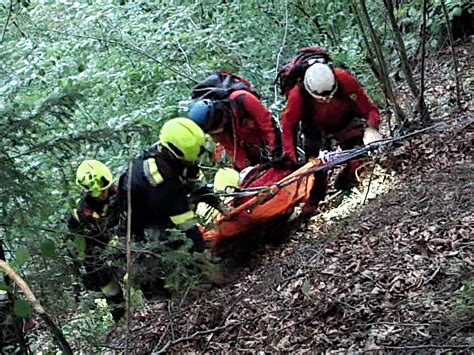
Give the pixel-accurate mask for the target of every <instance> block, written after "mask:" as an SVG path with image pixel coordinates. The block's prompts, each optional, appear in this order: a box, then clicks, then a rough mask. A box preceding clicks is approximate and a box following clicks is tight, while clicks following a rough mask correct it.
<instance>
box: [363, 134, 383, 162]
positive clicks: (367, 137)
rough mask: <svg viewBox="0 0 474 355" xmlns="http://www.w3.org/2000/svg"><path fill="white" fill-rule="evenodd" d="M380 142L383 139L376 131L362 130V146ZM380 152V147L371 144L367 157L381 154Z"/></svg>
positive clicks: (381, 149)
mask: <svg viewBox="0 0 474 355" xmlns="http://www.w3.org/2000/svg"><path fill="white" fill-rule="evenodd" d="M382 140H383V137H382V135H381V134H380V132H379V131H378V130H377V129H375V128H373V127H368V128H366V129H365V130H364V137H363V142H364V145H372V144H373V143H377V142H379V141H382ZM382 152H383V147H382V146H379V145H378V144H373V146H371V150H370V151H369V153H368V154H369V156H373V155H375V154H377V153H382Z"/></svg>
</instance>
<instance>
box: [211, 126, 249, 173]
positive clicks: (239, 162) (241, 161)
mask: <svg viewBox="0 0 474 355" xmlns="http://www.w3.org/2000/svg"><path fill="white" fill-rule="evenodd" d="M212 139H213V140H214V141H216V142H219V143H220V144H221V145H222V147H223V148H224V150H225V151H226V153H227V155H228V157H229V159H231V160H232V161H233V163H234V167H235V168H236V169H237V170H243V169H245V168H246V167H247V166H249V165H250V159H249V158H248V157H247V154H246V153H245V150H244V149H243V148H242V147H241V146H240V145H239V144H238V142H234V138H233V137H231V136H230V135H229V134H227V133H224V132H222V133H219V134H215V135H212ZM234 149H235V154H234Z"/></svg>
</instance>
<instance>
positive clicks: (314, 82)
mask: <svg viewBox="0 0 474 355" xmlns="http://www.w3.org/2000/svg"><path fill="white" fill-rule="evenodd" d="M285 94H286V96H287V98H288V102H287V106H286V108H285V110H284V112H283V114H282V119H281V124H282V143H283V152H284V155H285V156H286V157H287V158H289V159H290V160H291V161H293V162H296V161H297V155H296V141H295V140H296V136H297V131H298V124H299V123H300V122H301V128H302V133H303V135H304V150H305V154H306V157H307V158H309V157H316V156H318V155H319V151H320V150H321V149H330V141H331V140H332V139H335V140H336V142H337V143H338V144H339V146H340V147H341V148H342V149H351V148H353V147H354V146H356V145H362V144H363V143H366V144H367V143H370V142H373V141H376V140H379V139H381V138H382V137H381V136H380V134H379V133H378V127H379V124H380V115H379V111H378V109H377V107H376V106H375V105H374V104H373V103H372V101H371V100H370V99H369V98H368V97H367V95H366V93H365V91H364V89H363V88H362V87H361V86H360V84H359V83H358V82H357V80H356V79H355V78H354V76H352V75H351V74H350V73H349V72H348V71H346V70H343V69H339V68H336V69H333V68H331V66H330V65H328V64H327V63H326V62H323V61H318V60H314V62H311V60H310V62H309V66H308V68H307V69H306V71H305V73H304V76H302V77H301V79H299V80H298V81H297V83H296V84H295V85H294V86H292V87H291V88H288V90H287V91H286V92H285ZM367 127H368V128H367ZM364 132H365V137H366V138H367V139H364V140H365V142H363V138H364ZM360 164H361V163H360V162H359V161H353V162H350V163H348V164H347V166H345V167H344V169H343V170H342V171H341V173H340V174H339V175H338V176H337V178H336V183H335V187H336V189H339V190H350V189H351V188H352V187H353V186H354V184H355V182H356V177H355V171H356V169H357V168H358V167H359V166H360ZM315 178H316V180H315V185H314V187H313V189H312V191H311V194H310V199H309V200H308V201H307V202H306V204H305V206H304V208H303V214H306V215H310V214H312V213H313V211H314V210H315V208H316V207H317V205H318V203H319V202H320V201H321V200H323V199H324V197H325V195H326V188H327V173H326V172H318V173H317V174H316V176H315Z"/></svg>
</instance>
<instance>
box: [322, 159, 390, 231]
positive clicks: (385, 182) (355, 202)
mask: <svg viewBox="0 0 474 355" xmlns="http://www.w3.org/2000/svg"><path fill="white" fill-rule="evenodd" d="M371 169H372V168H371V166H369V167H368V172H367V173H366V174H365V176H364V177H363V178H362V181H361V183H360V185H359V187H357V188H355V187H354V188H353V189H352V191H351V192H350V193H347V192H346V193H342V192H336V193H335V194H332V195H330V196H328V197H327V198H326V200H325V201H324V205H325V206H324V207H323V210H322V212H321V213H320V214H318V215H317V216H315V217H313V219H316V220H318V219H320V218H321V219H323V220H324V221H325V223H326V224H331V223H333V222H335V221H337V220H340V219H342V218H346V217H349V216H350V215H351V214H352V213H354V211H356V210H357V209H358V208H361V207H363V205H362V204H363V203H364V200H365V204H367V203H368V201H370V200H373V199H375V198H376V197H378V196H380V195H383V194H385V193H387V192H388V191H390V190H391V189H392V188H393V187H394V185H395V174H394V172H393V173H392V174H390V173H389V172H387V171H386V170H385V169H383V168H382V167H380V166H376V167H375V169H374V172H373V176H372V181H371V182H370V187H369V181H370V175H371V173H370V170H371Z"/></svg>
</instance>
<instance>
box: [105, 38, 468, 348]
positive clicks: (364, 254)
mask: <svg viewBox="0 0 474 355" xmlns="http://www.w3.org/2000/svg"><path fill="white" fill-rule="evenodd" d="M458 52H459V55H460V56H461V57H462V59H461V64H462V66H463V69H462V71H461V72H462V73H463V78H464V80H465V81H464V83H463V84H464V88H465V93H464V98H463V103H462V108H455V106H456V105H455V102H454V101H455V100H454V98H455V89H454V82H453V80H452V79H451V75H450V74H449V73H450V70H451V69H450V68H449V66H448V64H446V63H450V58H449V56H448V54H447V53H444V54H442V55H440V57H439V58H436V59H435V60H433V61H432V62H430V63H429V67H428V75H427V78H428V82H427V88H426V95H427V96H426V99H427V101H428V105H429V107H430V112H431V118H432V120H433V122H432V124H435V123H438V122H446V123H447V125H446V126H439V127H437V128H436V129H435V130H433V131H430V132H427V133H426V134H423V135H420V136H417V137H415V138H412V139H410V140H409V141H406V142H404V144H403V145H399V146H398V147H393V148H392V149H391V150H390V151H389V152H387V153H386V154H385V157H383V158H382V159H381V160H380V163H379V164H377V165H376V166H375V169H372V163H371V162H368V163H367V164H366V171H365V173H363V174H362V178H361V186H360V187H359V191H360V192H359V191H353V192H352V193H351V194H346V195H341V194H332V195H331V194H329V197H328V198H327V199H326V202H325V203H324V204H322V206H321V207H320V213H319V214H318V215H316V216H314V217H313V218H312V219H311V220H309V221H308V222H306V223H298V220H295V221H293V222H291V223H290V227H291V230H290V233H289V236H288V238H287V239H286V240H284V241H280V242H279V243H276V245H275V243H273V244H271V245H269V244H267V245H261V246H260V247H259V248H258V250H257V251H254V252H252V253H249V255H250V254H251V256H249V258H248V261H247V263H246V264H245V265H244V266H241V267H240V268H238V269H234V270H233V271H232V272H230V274H229V275H230V276H228V277H229V280H228V281H227V282H225V283H223V284H221V285H218V286H214V287H212V288H211V289H209V290H207V291H205V292H202V293H200V294H197V295H193V296H188V297H186V296H184V297H182V298H181V299H178V300H173V301H169V302H161V303H156V304H150V305H147V306H146V307H145V308H144V309H142V310H140V311H137V312H135V314H134V315H133V319H132V328H131V330H130V334H129V349H131V352H133V353H149V352H158V353H159V352H165V351H173V352H174V351H176V352H178V351H179V352H182V351H186V352H188V351H199V352H205V351H210V352H214V351H219V352H220V351H226V352H227V351H238V352H253V351H266V352H276V351H291V352H293V351H320V352H323V351H324V352H339V351H350V352H355V351H374V352H377V351H395V352H397V351H402V352H404V353H406V352H417V353H419V352H426V353H433V352H445V351H455V352H469V350H468V349H471V350H470V351H473V349H474V278H473V270H474V240H473V238H472V236H473V235H474V233H473V232H474V217H473V213H472V211H473V210H474V208H473V207H474V200H473V181H474V172H473V165H472V143H473V139H474V129H473V128H474V125H473V115H472V113H473V111H474V107H473V104H472V97H471V96H470V95H471V94H469V93H468V91H469V89H468V88H469V83H470V80H472V79H471V78H472V77H473V72H472V71H473V68H472V62H471V60H472V57H470V56H471V54H469V53H472V51H471V50H470V49H469V48H466V47H461V48H458ZM471 85H472V83H471ZM369 181H370V189H369V193H368V196H367V197H368V199H367V201H365V202H364V200H366V194H367V187H368V185H369ZM279 234H281V233H279ZM124 344H125V332H124V329H123V328H119V329H116V330H115V331H114V332H112V333H111V334H110V336H109V343H108V346H109V347H110V349H123V347H124Z"/></svg>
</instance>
